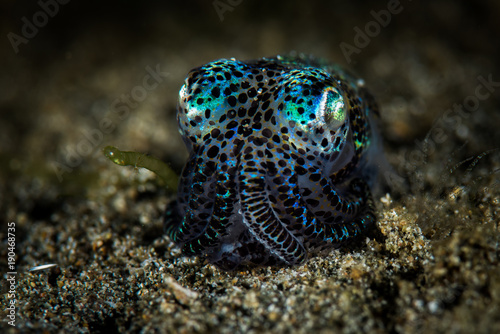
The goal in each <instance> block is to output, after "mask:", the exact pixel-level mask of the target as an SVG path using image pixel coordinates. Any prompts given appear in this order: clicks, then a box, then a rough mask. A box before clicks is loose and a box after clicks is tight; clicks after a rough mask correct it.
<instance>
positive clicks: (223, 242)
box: [165, 57, 382, 270]
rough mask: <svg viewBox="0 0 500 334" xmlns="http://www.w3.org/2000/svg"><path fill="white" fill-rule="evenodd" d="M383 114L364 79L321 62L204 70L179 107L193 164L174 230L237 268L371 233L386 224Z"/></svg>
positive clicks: (217, 64)
mask: <svg viewBox="0 0 500 334" xmlns="http://www.w3.org/2000/svg"><path fill="white" fill-rule="evenodd" d="M377 115H378V112H377V108H376V105H375V103H374V102H373V99H372V97H371V95H370V94H369V93H368V92H367V91H366V89H365V88H363V87H362V84H361V82H360V81H359V80H356V79H354V78H352V77H350V76H349V75H347V74H346V73H345V72H343V71H342V70H341V69H339V68H338V67H335V66H332V65H326V64H322V63H320V62H319V61H316V60H314V59H312V58H307V57H277V58H263V59H260V60H256V61H246V62H241V61H236V60H226V59H221V60H217V61H214V62H211V63H208V64H206V65H204V66H201V67H199V68H196V69H193V70H192V71H191V72H190V73H189V74H188V77H187V78H186V81H185V84H184V85H183V86H182V88H181V90H180V94H179V104H178V110H177V120H178V124H179V132H180V134H181V135H182V137H183V139H184V142H185V143H186V146H187V148H188V150H189V152H190V157H189V160H188V162H187V163H186V166H185V167H184V170H183V173H182V176H181V180H180V184H179V194H178V199H177V202H175V203H174V204H172V205H171V206H170V207H169V208H168V210H167V213H166V219H165V230H166V233H167V234H168V236H169V237H170V238H171V239H172V240H173V241H174V242H175V243H177V244H178V245H180V246H181V247H182V251H183V253H184V254H186V255H198V256H203V257H205V258H207V259H208V261H210V262H211V263H214V264H216V265H217V266H219V267H221V268H223V269H227V270H234V269H238V268H240V267H241V266H246V265H273V266H282V265H297V264H300V263H303V262H304V261H305V260H306V259H307V258H308V257H309V256H311V255H313V254H316V253H319V252H324V251H327V250H330V249H332V248H336V247H338V246H340V245H342V244H343V243H344V242H345V241H347V240H348V239H351V238H353V237H356V236H358V235H360V234H361V233H362V232H363V231H364V230H366V229H367V228H369V227H370V226H372V225H373V223H374V221H375V214H374V205H373V200H372V195H371V192H370V186H371V185H372V183H373V180H374V177H376V174H377V168H376V166H375V164H376V163H375V161H376V160H377V159H376V156H378V155H381V154H382V152H381V150H380V148H379V144H378V140H377V138H376V135H375V131H374V129H373V126H374V125H373V123H374V122H375V120H374V118H376V116H377Z"/></svg>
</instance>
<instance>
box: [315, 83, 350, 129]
mask: <svg viewBox="0 0 500 334" xmlns="http://www.w3.org/2000/svg"><path fill="white" fill-rule="evenodd" d="M318 111H319V116H320V117H322V118H323V120H324V122H325V124H326V126H327V127H328V128H329V129H331V130H336V129H338V128H339V127H340V126H342V125H343V124H344V122H345V120H346V116H347V112H346V108H345V105H344V98H343V97H342V95H341V94H339V92H338V91H337V90H336V89H335V88H328V89H327V90H326V91H325V92H324V93H323V97H322V99H321V102H320V105H319V108H318Z"/></svg>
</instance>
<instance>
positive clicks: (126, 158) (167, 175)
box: [103, 146, 179, 192]
mask: <svg viewBox="0 0 500 334" xmlns="http://www.w3.org/2000/svg"><path fill="white" fill-rule="evenodd" d="M103 153H104V155H105V156H106V157H107V158H108V159H109V160H111V161H112V162H114V163H115V164H117V165H120V166H134V167H136V168H137V167H142V168H146V169H148V170H150V171H152V172H153V173H155V174H156V175H158V176H159V177H161V178H162V179H163V181H164V182H165V184H166V186H167V188H169V189H170V190H172V191H174V192H176V191H177V184H178V180H179V176H178V175H177V174H176V173H175V172H174V171H173V170H172V169H171V168H170V167H169V166H168V165H167V164H166V163H164V162H163V161H161V160H159V159H157V158H155V157H152V156H150V155H147V154H144V153H138V152H129V151H121V150H120V149H118V148H116V147H114V146H106V147H105V148H104V149H103Z"/></svg>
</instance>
